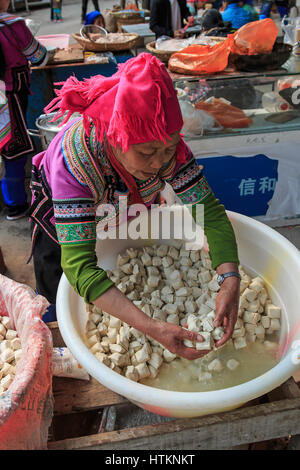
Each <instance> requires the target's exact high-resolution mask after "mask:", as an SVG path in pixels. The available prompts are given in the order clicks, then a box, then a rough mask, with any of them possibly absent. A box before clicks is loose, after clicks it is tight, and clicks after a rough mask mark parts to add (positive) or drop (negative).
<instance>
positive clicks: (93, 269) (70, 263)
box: [61, 243, 114, 303]
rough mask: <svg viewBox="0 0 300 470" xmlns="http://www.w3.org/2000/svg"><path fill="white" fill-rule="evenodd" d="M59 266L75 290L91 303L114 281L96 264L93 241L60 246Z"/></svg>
mask: <svg viewBox="0 0 300 470" xmlns="http://www.w3.org/2000/svg"><path fill="white" fill-rule="evenodd" d="M61 266H62V269H63V271H64V273H65V275H66V277H67V278H68V281H69V282H70V284H71V285H72V286H73V288H74V289H75V291H76V292H77V293H78V294H79V295H80V296H81V297H83V298H84V300H85V302H86V303H91V302H93V301H94V300H96V299H97V298H98V297H100V295H102V294H104V292H106V291H107V290H108V289H109V288H110V287H112V286H113V285H114V283H113V282H112V281H111V280H110V279H109V278H108V277H107V274H106V272H105V271H104V270H103V269H101V268H99V267H98V266H97V257H96V253H95V243H85V244H80V245H77V246H76V245H75V246H74V245H73V246H68V245H62V246H61Z"/></svg>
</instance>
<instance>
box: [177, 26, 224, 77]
mask: <svg viewBox="0 0 300 470" xmlns="http://www.w3.org/2000/svg"><path fill="white" fill-rule="evenodd" d="M232 43H233V34H229V35H228V36H227V39H225V41H223V42H220V43H219V44H216V45H214V46H209V45H207V46H201V45H192V46H189V47H186V48H185V49H183V50H182V51H179V52H176V53H175V54H173V55H172V56H171V57H170V59H169V70H170V71H171V72H177V73H187V72H188V73H189V74H191V75H203V74H204V73H208V74H211V73H216V72H222V70H224V69H225V68H226V67H227V64H228V57H229V54H230V49H231V45H232Z"/></svg>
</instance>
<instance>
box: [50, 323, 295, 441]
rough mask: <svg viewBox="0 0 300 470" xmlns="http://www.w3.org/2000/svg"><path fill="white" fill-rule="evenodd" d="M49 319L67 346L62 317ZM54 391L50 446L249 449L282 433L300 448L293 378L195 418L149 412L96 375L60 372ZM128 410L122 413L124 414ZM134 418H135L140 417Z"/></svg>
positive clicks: (56, 338)
mask: <svg viewBox="0 0 300 470" xmlns="http://www.w3.org/2000/svg"><path fill="white" fill-rule="evenodd" d="M48 325H49V327H50V328H51V331H52V334H53V343H54V346H56V347H58V346H64V343H63V340H62V338H61V336H60V333H59V330H58V327H57V323H55V322H53V323H48ZM53 393H54V400H55V405H54V419H53V423H52V424H53V426H52V429H51V433H50V434H51V435H50V440H49V444H48V448H49V449H50V450H51V449H53V450H58V449H59V450H61V449H65V450H75V449H90V450H140V449H143V450H145V449H147V450H148V449H149V450H150V449H151V450H152V449H157V450H176V449H178V450H201V449H203V450H204V449H206V450H209V449H232V448H235V447H236V446H239V448H243V449H248V448H249V446H250V448H253V446H254V444H253V443H261V442H262V441H263V443H264V442H265V441H271V440H274V439H279V438H286V439H287V440H288V441H289V444H288V446H286V447H288V448H290V449H297V448H299V449H300V447H299V443H300V440H299V436H298V434H299V435H300V389H299V387H298V385H297V383H296V382H295V381H294V379H293V378H291V379H289V380H288V381H287V382H285V383H284V384H283V385H281V386H280V387H279V388H277V389H275V390H273V391H272V392H270V393H268V394H266V395H264V396H262V397H260V398H258V399H256V400H252V401H251V402H248V403H247V404H245V405H244V406H242V407H241V408H239V409H236V410H234V411H229V412H226V413H218V414H213V415H209V416H202V417H199V418H190V419H171V418H163V417H159V416H157V415H153V414H152V413H148V412H146V411H144V410H141V409H140V408H138V407H136V406H134V405H132V404H130V403H129V401H128V400H127V399H126V398H124V397H122V396H120V395H118V394H116V393H114V392H112V391H111V390H108V389H107V388H105V387H104V386H103V385H101V384H100V383H99V382H97V381H96V380H95V379H93V378H91V380H90V381H84V380H75V379H67V378H59V377H54V378H53ZM122 415H123V418H122V419H120V418H118V416H122ZM135 415H137V416H138V419H137V421H138V424H139V425H134V426H131V425H130V423H129V424H128V423H126V419H128V418H130V416H135ZM68 420H69V421H70V422H71V432H70V434H69V435H68V429H67V427H68ZM118 420H119V423H118ZM129 421H130V419H129ZM83 422H84V423H85V424H88V423H90V425H88V432H87V433H86V434H88V435H82V434H80V435H79V436H76V432H77V431H78V430H79V432H81V433H82V432H84V426H83V425H82V424H81V423H83ZM131 422H132V423H135V421H134V419H133V420H131ZM149 422H150V423H152V424H148V423H149ZM145 423H146V424H145ZM55 426H56V427H57V428H60V429H62V428H64V434H65V435H64V436H63V438H58V439H57V437H56V434H57V432H56V431H55ZM91 432H93V433H92V434H91ZM291 436H293V437H291ZM275 443H276V442H275ZM250 444H251V445H250ZM241 446H242V447H241ZM260 446H261V445H260Z"/></svg>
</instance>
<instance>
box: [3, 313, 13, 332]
mask: <svg viewBox="0 0 300 470" xmlns="http://www.w3.org/2000/svg"><path fill="white" fill-rule="evenodd" d="M1 323H2V325H3V326H4V327H5V328H6V329H7V330H11V329H12V322H11V320H10V318H9V317H7V316H3V317H2V320H1ZM1 334H2V333H1Z"/></svg>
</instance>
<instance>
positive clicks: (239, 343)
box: [233, 336, 247, 349]
mask: <svg viewBox="0 0 300 470" xmlns="http://www.w3.org/2000/svg"><path fill="white" fill-rule="evenodd" d="M233 345H234V347H235V349H242V348H245V347H246V346H247V342H246V338H245V336H239V337H238V338H235V339H234V340H233Z"/></svg>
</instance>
